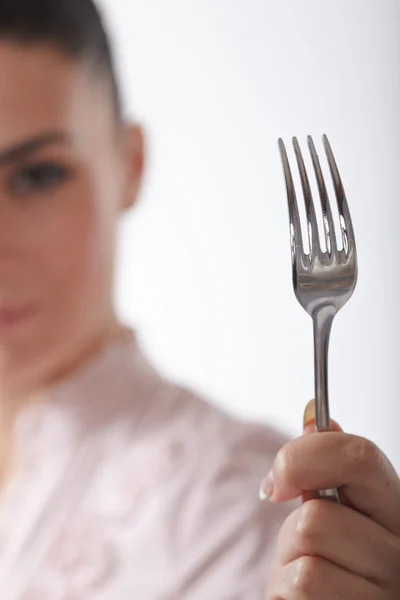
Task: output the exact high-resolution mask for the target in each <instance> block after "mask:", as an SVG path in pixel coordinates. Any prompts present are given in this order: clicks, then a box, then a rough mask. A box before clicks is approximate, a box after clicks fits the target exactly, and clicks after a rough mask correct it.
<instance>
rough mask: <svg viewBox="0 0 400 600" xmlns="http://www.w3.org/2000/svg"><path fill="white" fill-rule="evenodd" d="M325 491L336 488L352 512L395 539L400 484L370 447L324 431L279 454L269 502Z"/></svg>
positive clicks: (350, 437)
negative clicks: (368, 519)
mask: <svg viewBox="0 0 400 600" xmlns="http://www.w3.org/2000/svg"><path fill="white" fill-rule="evenodd" d="M329 488H341V490H340V492H341V495H342V496H344V497H345V498H346V499H347V501H348V503H349V504H350V505H351V506H352V507H353V508H355V509H356V510H358V511H360V512H362V513H364V514H365V515H367V516H369V517H370V518H372V519H374V520H375V521H376V522H377V523H379V524H380V525H382V526H383V527H385V528H386V529H388V530H389V531H392V532H393V533H395V534H400V510H399V507H400V480H399V478H398V476H397V474H396V472H395V471H394V469H393V467H392V465H391V464H390V462H389V460H388V459H387V458H386V457H385V455H384V454H383V453H382V452H381V451H380V450H379V449H378V448H377V447H376V446H375V444H373V443H372V442H370V441H368V440H365V439H364V438H360V437H358V436H354V435H348V434H345V433H340V432H337V433H332V432H324V433H311V434H309V435H306V436H302V437H300V438H298V439H296V440H293V441H292V442H289V443H288V444H286V445H285V446H284V447H283V448H282V449H281V450H280V451H279V453H278V455H277V457H276V459H275V461H274V467H273V471H272V484H271V482H270V486H269V490H268V492H269V493H268V497H269V499H270V500H271V501H272V502H285V501H288V500H292V499H294V498H297V497H298V496H300V495H301V494H302V493H303V492H312V491H314V490H319V489H322V490H323V489H329Z"/></svg>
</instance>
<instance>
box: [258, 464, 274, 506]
mask: <svg viewBox="0 0 400 600" xmlns="http://www.w3.org/2000/svg"><path fill="white" fill-rule="evenodd" d="M273 492H274V474H273V471H272V470H271V471H270V472H269V473H268V475H267V477H266V478H265V479H263V480H262V482H261V485H260V500H268V499H269V498H271V496H272V494H273Z"/></svg>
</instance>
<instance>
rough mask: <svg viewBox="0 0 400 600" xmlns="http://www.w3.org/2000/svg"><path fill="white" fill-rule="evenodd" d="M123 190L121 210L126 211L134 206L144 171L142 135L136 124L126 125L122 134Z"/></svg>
mask: <svg viewBox="0 0 400 600" xmlns="http://www.w3.org/2000/svg"><path fill="white" fill-rule="evenodd" d="M123 137H124V140H123V144H124V163H125V189H124V194H123V199H122V200H123V201H122V206H121V209H122V210H128V209H130V208H132V206H133V205H134V204H136V202H137V199H138V197H139V192H140V186H141V182H142V177H143V169H144V135H143V130H142V128H141V127H140V126H139V125H137V124H127V125H125V127H124V132H123Z"/></svg>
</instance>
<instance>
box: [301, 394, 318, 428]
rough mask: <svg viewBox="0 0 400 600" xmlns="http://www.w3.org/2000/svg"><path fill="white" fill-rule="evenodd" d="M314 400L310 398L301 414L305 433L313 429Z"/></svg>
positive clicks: (314, 417)
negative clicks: (302, 414)
mask: <svg viewBox="0 0 400 600" xmlns="http://www.w3.org/2000/svg"><path fill="white" fill-rule="evenodd" d="M315 420H316V414H315V400H310V402H309V403H308V404H307V406H306V408H305V410H304V416H303V429H304V432H305V433H311V432H313V431H315Z"/></svg>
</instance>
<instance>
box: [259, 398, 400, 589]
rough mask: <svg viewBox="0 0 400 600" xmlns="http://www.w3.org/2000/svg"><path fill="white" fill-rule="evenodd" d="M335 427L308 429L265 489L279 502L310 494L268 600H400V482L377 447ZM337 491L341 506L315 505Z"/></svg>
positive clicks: (286, 451) (281, 552)
mask: <svg viewBox="0 0 400 600" xmlns="http://www.w3.org/2000/svg"><path fill="white" fill-rule="evenodd" d="M308 412H309V409H308ZM334 429H335V430H336V431H335V432H327V433H315V432H314V431H313V430H314V424H313V423H311V425H310V424H308V425H307V426H306V428H305V433H306V435H304V436H303V437H301V438H299V439H297V440H295V441H293V442H291V443H289V444H287V445H286V446H284V448H282V450H281V451H280V452H279V453H278V456H277V458H276V460H275V463H274V467H273V479H272V481H271V479H270V480H269V481H267V480H266V481H265V482H264V484H263V486H262V491H263V492H264V495H265V496H267V497H268V498H269V499H270V501H272V502H285V501H288V500H292V499H294V498H296V497H298V496H300V495H302V496H303V504H302V506H301V507H300V508H298V509H297V510H295V511H294V512H293V513H292V514H291V515H290V516H289V517H288V519H287V520H286V522H285V523H284V525H283V527H282V529H281V532H280V536H279V540H278V545H277V551H276V557H275V563H274V565H273V567H272V572H271V575H270V582H269V589H268V593H267V600H322V599H323V600H400V479H399V477H398V476H397V474H396V473H395V471H394V469H393V467H392V465H391V464H390V462H389V460H388V459H387V458H386V457H385V455H384V454H383V453H382V452H381V451H380V450H379V449H378V448H377V447H376V446H375V445H374V444H373V443H372V442H369V441H368V440H365V439H363V438H360V437H357V436H354V435H347V434H345V433H343V432H342V431H341V430H340V428H339V427H338V426H334ZM310 430H311V431H312V433H310ZM334 487H338V488H340V495H341V500H342V504H340V505H339V504H336V503H334V502H331V501H329V500H320V499H318V500H317V499H313V491H314V490H318V489H328V488H334Z"/></svg>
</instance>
